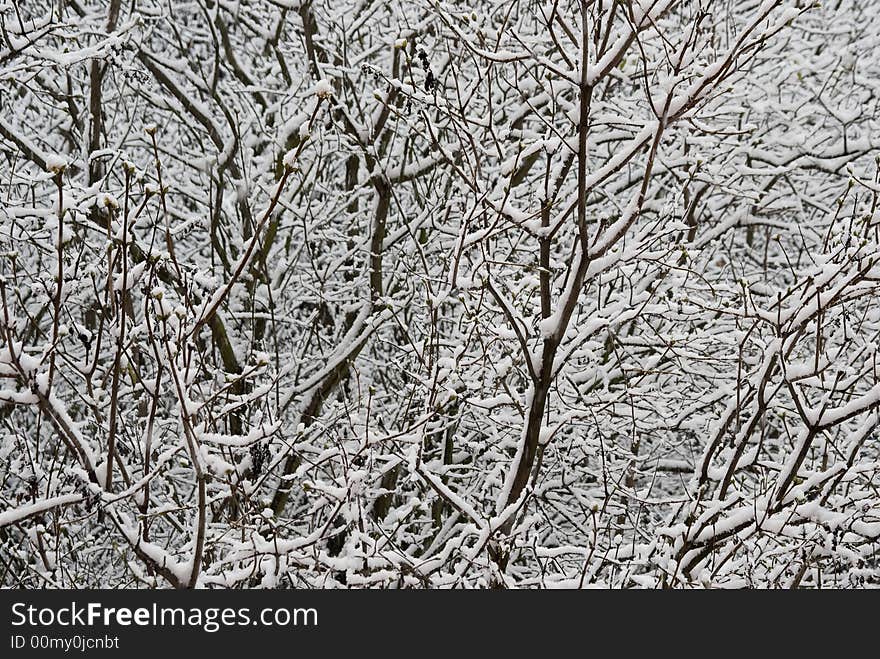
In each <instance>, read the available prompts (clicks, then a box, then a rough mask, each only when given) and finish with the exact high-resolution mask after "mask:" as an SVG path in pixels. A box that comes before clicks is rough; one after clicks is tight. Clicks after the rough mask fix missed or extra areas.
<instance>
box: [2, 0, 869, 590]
mask: <svg viewBox="0 0 880 659" xmlns="http://www.w3.org/2000/svg"><path fill="white" fill-rule="evenodd" d="M878 10H880V4H878V2H876V1H875V0H845V1H842V2H841V1H838V2H833V1H832V2H829V3H823V5H822V6H819V5H818V4H813V3H805V2H801V1H796V0H763V1H762V0H738V1H725V0H571V1H569V0H547V1H539V0H521V1H513V2H511V1H510V0H505V1H504V2H500V1H495V0H475V1H474V2H472V3H471V4H466V3H461V2H437V1H435V0H419V1H417V2H385V1H383V0H356V1H350V0H264V1H244V0H236V1H233V0H187V1H183V0H125V1H124V2H122V1H121V0H51V2H48V1H47V0H21V1H17V0H12V1H11V2H9V1H7V2H2V0H0V303H2V304H0V377H2V379H0V402H2V406H0V584H2V585H4V586H20V587H96V586H109V587H168V586H172V587H195V586H198V587H239V588H241V587H289V586H294V587H417V588H421V587H432V588H434V587H498V586H500V587H582V586H595V585H599V586H606V587H634V586H637V587H736V586H756V587H798V586H801V587H852V586H861V585H867V584H875V585H876V584H877V583H878V581H880V562H878V558H877V556H876V549H877V541H878V537H880V491H878V487H880V474H878V467H880V464H878V460H880V443H878V440H880V437H878V430H877V428H878V405H880V377H878V372H877V351H878V332H880V307H878V305H877V304H876V299H877V297H876V296H877V294H878V277H880V265H878V247H880V244H878V243H880V235H878V232H880V229H878V226H880V213H878V209H877V203H878V194H880V168H878V162H880V161H878V160H877V157H878V151H877V147H878V146H880V138H878V136H877V135H878V133H877V131H878V124H877V103H878V91H880V52H878V36H880V29H878V28H880V24H878V20H877V18H876V16H877V15H878Z"/></svg>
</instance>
